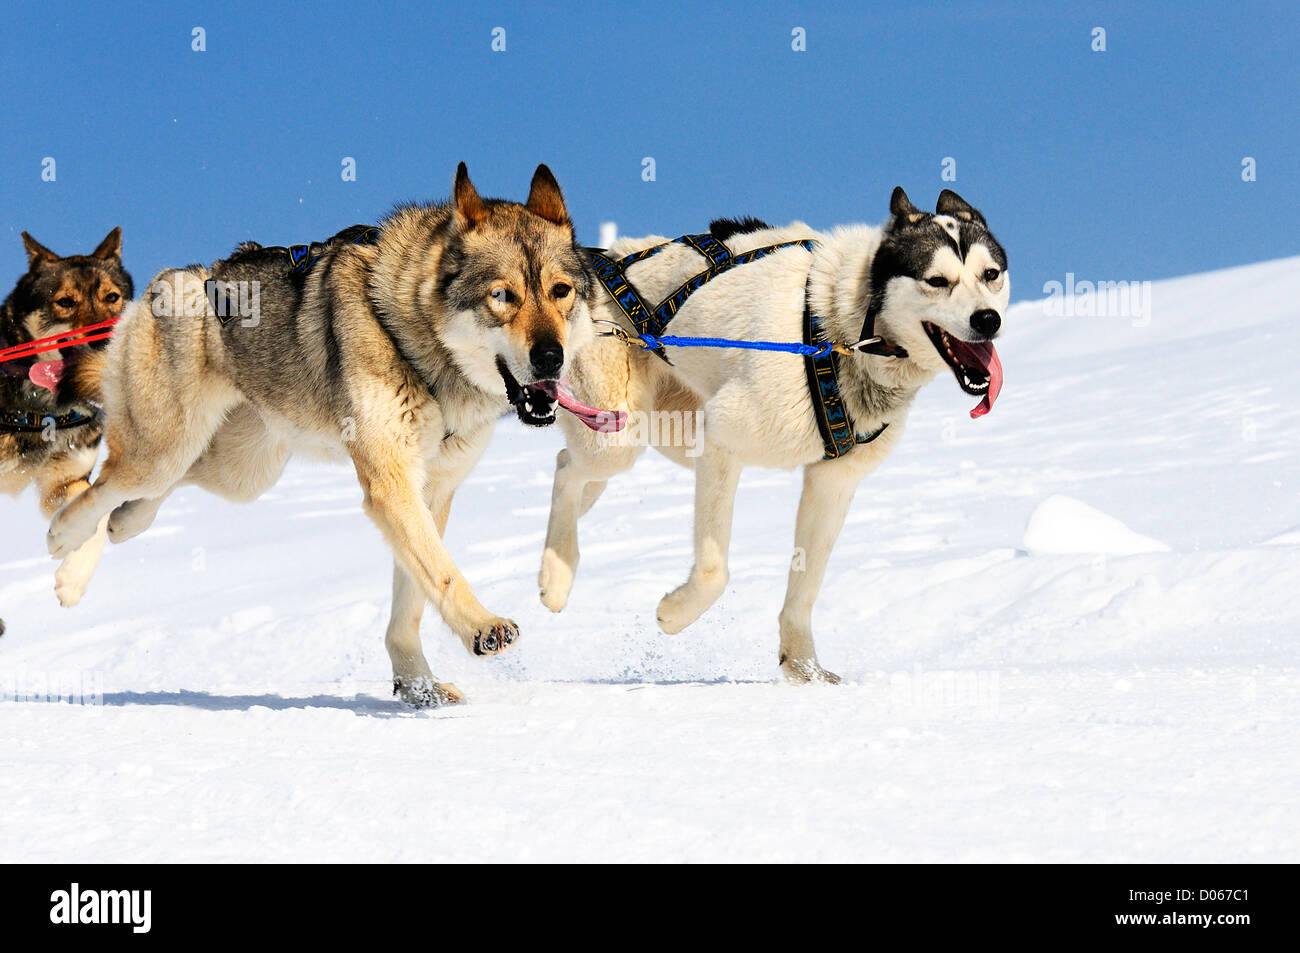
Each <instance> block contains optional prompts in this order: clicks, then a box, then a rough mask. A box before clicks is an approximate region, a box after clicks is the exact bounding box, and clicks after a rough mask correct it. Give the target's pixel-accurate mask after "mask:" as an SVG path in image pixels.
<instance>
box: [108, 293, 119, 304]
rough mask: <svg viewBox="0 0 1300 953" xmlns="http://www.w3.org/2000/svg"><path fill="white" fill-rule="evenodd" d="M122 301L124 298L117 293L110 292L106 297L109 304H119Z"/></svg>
mask: <svg viewBox="0 0 1300 953" xmlns="http://www.w3.org/2000/svg"><path fill="white" fill-rule="evenodd" d="M121 300H122V296H121V295H120V294H118V293H117V292H116V291H110V292H109V293H108V294H106V295H104V301H105V302H107V303H108V304H117V303H118V302H119V301H121Z"/></svg>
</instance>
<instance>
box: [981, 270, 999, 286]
mask: <svg viewBox="0 0 1300 953" xmlns="http://www.w3.org/2000/svg"><path fill="white" fill-rule="evenodd" d="M1000 274H1002V272H1000V271H998V270H997V269H996V268H985V269H984V280H985V281H987V282H990V283H991V282H994V281H997V280H998V275H1000Z"/></svg>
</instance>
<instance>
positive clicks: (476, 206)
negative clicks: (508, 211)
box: [452, 162, 488, 228]
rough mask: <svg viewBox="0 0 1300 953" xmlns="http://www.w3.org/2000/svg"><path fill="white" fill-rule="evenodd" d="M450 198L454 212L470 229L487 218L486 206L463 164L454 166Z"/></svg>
mask: <svg viewBox="0 0 1300 953" xmlns="http://www.w3.org/2000/svg"><path fill="white" fill-rule="evenodd" d="M452 196H453V197H454V199H455V201H456V211H457V213H459V215H460V216H461V218H463V219H465V221H466V222H468V223H469V225H470V227H471V228H472V227H474V226H475V225H478V224H480V223H481V222H482V221H483V220H484V219H486V218H487V214H488V211H487V206H486V205H485V204H484V203H483V199H482V198H480V197H479V194H478V189H476V188H474V183H473V182H471V181H470V180H469V169H467V168H465V163H463V162H462V163H461V164H460V165H458V166H456V184H455V185H454V186H453V187H452Z"/></svg>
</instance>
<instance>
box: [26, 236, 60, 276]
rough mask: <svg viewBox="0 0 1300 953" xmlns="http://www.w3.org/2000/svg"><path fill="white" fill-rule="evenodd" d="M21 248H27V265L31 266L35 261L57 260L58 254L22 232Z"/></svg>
mask: <svg viewBox="0 0 1300 953" xmlns="http://www.w3.org/2000/svg"><path fill="white" fill-rule="evenodd" d="M23 248H25V249H27V267H28V268H31V267H33V266H34V265H36V264H37V263H45V262H52V261H58V260H59V256H58V255H56V254H54V252H52V251H50V250H49V249H48V248H46V247H45V246H44V245H42V244H41V243H40V242H38V241H37V240H36V239H34V238H32V236H30V235H28V234H27V233H26V232H23Z"/></svg>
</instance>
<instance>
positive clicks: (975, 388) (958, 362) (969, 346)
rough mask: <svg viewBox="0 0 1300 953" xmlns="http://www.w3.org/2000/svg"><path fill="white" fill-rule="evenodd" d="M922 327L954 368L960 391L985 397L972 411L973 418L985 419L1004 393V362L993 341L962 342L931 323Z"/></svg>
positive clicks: (948, 363) (937, 349)
mask: <svg viewBox="0 0 1300 953" xmlns="http://www.w3.org/2000/svg"><path fill="white" fill-rule="evenodd" d="M921 324H922V325H923V326H924V327H925V333H926V334H927V335H929V337H930V343H932V344H933V345H934V349H935V350H936V351H938V352H939V356H940V357H942V358H943V359H944V361H945V362H946V363H947V365H948V366H949V367H951V368H952V373H953V376H954V377H956V378H957V383H958V384H959V385H960V386H961V389H962V390H964V391H965V392H966V393H968V394H970V395H971V396H972V397H983V398H984V399H983V400H981V401H980V402H979V403H978V404H976V405H975V407H974V408H972V410H971V412H970V415H971V416H972V417H983V416H984V415H985V414H987V413H988V412H989V411H990V410H992V409H993V402H994V401H995V400H997V399H998V394H999V393H1000V392H1001V391H1002V361H1001V360H999V359H998V352H997V349H996V348H994V347H993V342H992V341H963V340H961V339H960V338H955V337H953V336H952V335H951V334H949V333H948V332H947V331H945V330H944V329H943V328H941V327H939V326H938V325H935V324H931V323H930V322H929V321H922V322H921Z"/></svg>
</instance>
